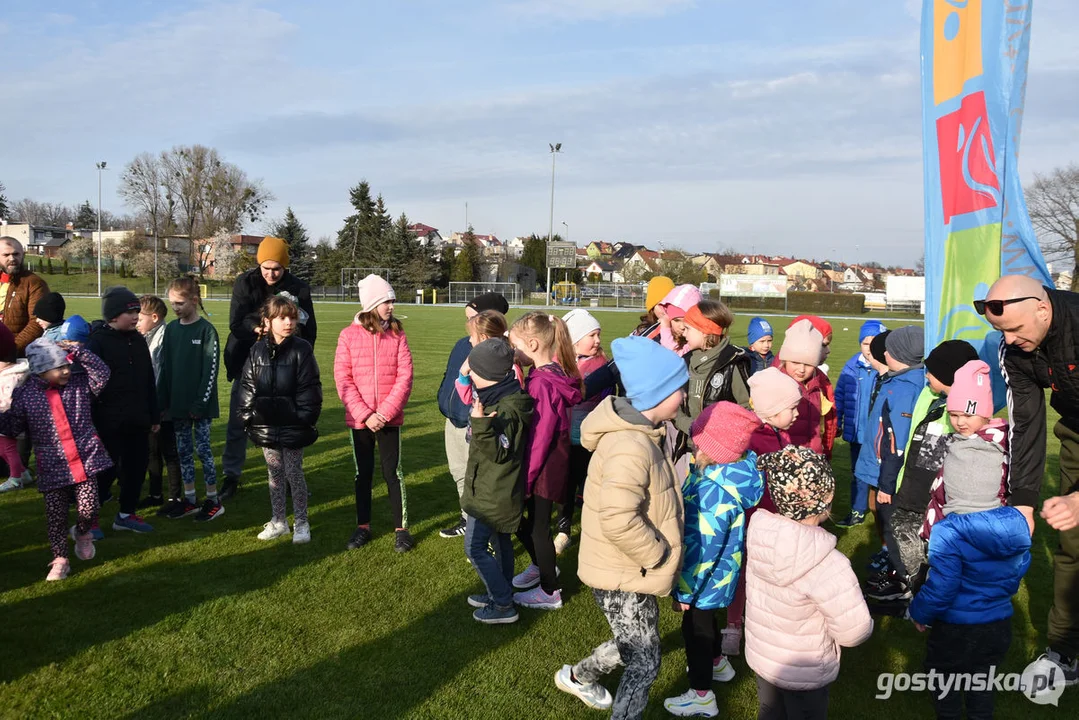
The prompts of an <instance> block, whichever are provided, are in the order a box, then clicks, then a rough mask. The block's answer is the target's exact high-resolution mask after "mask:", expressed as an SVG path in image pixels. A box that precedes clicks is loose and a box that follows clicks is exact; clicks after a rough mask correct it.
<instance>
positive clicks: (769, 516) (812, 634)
mask: <svg viewBox="0 0 1079 720" xmlns="http://www.w3.org/2000/svg"><path fill="white" fill-rule="evenodd" d="M757 467H758V468H760V470H761V471H762V472H763V473H764V474H765V476H766V479H767V487H768V492H769V494H770V495H771V498H772V502H773V503H774V504H775V507H776V512H774V513H773V512H771V511H769V510H765V509H763V508H761V509H759V510H758V511H757V512H756V513H755V514H754V516H753V521H752V522H751V523H749V530H748V532H747V538H746V556H747V561H746V597H747V607H746V664H748V665H749V667H750V668H752V670H753V672H754V673H756V675H757V699H758V702H759V704H760V708H759V711H758V717H762V718H772V717H804V718H809V717H812V718H824V717H827V714H828V689H829V686H830V685H831V684H832V683H833V682H834V681H835V679H836V677H837V676H838V675H839V657H840V652H839V648H840V647H854V646H856V645H860V644H861V643H863V642H865V640H867V639H868V638H869V636H870V635H871V634H872V632H873V620H872V618H871V617H870V615H869V609H868V608H867V607H866V604H865V599H864V598H863V597H862V593H861V590H860V588H859V587H858V578H857V577H855V575H854V571H853V570H852V569H851V566H850V561H849V560H848V559H847V557H846V556H845V555H843V554H842V553H841V552H839V550H837V549H836V536H835V535H833V534H832V533H830V532H828V531H827V530H825V529H824V528H822V527H820V525H821V523H822V522H824V521H825V520H826V519H827V518H828V516H829V513H830V510H831V503H832V498H833V495H834V493H835V479H834V478H833V477H832V470H831V467H829V464H828V461H827V459H825V458H824V457H823V456H822V455H818V454H816V453H814V452H813V451H812V450H809V449H808V448H804V447H793V446H788V447H787V448H785V449H784V450H782V451H780V452H777V453H770V454H768V455H762V456H760V457H758V458H757Z"/></svg>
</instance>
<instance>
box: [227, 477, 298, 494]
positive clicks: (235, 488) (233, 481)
mask: <svg viewBox="0 0 1079 720" xmlns="http://www.w3.org/2000/svg"><path fill="white" fill-rule="evenodd" d="M285 489H286V490H288V483H285ZM239 490H240V478H238V477H235V476H234V475H226V476H225V479H224V480H222V481H221V489H220V490H218V491H217V496H218V497H219V498H221V499H222V500H231V499H232V498H234V497H236V493H237V492H239Z"/></svg>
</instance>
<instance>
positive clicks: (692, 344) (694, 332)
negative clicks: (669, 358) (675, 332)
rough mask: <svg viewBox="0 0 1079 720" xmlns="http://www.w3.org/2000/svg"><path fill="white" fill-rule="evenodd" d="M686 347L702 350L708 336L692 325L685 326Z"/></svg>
mask: <svg viewBox="0 0 1079 720" xmlns="http://www.w3.org/2000/svg"><path fill="white" fill-rule="evenodd" d="M685 338H686V347H687V348H689V349H690V350H703V349H704V346H705V344H706V343H707V342H708V336H707V335H705V334H704V333H702V332H701V331H700V330H698V329H697V328H695V327H693V326H692V325H686V326H685Z"/></svg>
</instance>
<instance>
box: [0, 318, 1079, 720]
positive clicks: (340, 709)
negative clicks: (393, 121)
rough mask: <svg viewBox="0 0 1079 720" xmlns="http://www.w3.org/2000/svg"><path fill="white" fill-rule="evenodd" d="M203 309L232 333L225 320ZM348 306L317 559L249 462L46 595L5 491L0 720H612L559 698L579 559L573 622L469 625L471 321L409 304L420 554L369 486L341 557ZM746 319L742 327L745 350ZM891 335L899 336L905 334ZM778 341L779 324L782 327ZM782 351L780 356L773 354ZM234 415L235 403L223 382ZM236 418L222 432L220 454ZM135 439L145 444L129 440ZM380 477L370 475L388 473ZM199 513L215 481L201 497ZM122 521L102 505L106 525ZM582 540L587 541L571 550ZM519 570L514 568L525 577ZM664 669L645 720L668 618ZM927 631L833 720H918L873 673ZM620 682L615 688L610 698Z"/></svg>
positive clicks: (107, 543)
mask: <svg viewBox="0 0 1079 720" xmlns="http://www.w3.org/2000/svg"><path fill="white" fill-rule="evenodd" d="M68 308H69V313H76V312H77V313H81V314H83V315H85V316H86V317H88V318H90V317H94V316H95V315H96V312H95V310H96V308H97V302H96V301H94V300H75V299H73V300H71V301H70V302H69V305H68ZM207 309H208V310H209V311H210V312H211V313H213V315H212V317H211V319H212V320H213V322H214V323H215V324H216V325H217V328H218V332H219V333H221V339H222V342H223V341H224V339H225V336H226V334H227V328H226V325H227V312H228V305H227V303H225V302H209V303H207ZM355 310H356V308H355V306H351V305H341V304H321V305H319V306H318V307H317V315H318V320H319V325H320V329H321V332H320V338H319V341H318V344H317V346H316V351H317V354H318V358H319V363H320V366H321V368H322V372H323V382H324V386H325V407H324V412H323V415H322V424H321V431H322V436H321V438H320V439H319V441H318V443H317V444H316V445H315V446H313V447H312V448H310V449H309V451H308V453H307V461H306V466H305V467H306V472H307V478H308V482H309V484H310V487H311V491H312V498H311V509H310V518H311V526H312V534H313V539H312V542H311V543H310V544H309V545H302V546H294V545H292V543H291V542H287V541H278V542H270V543H263V542H260V541H259V540H257V539H256V538H255V535H256V533H257V532H258V531H259V530H260V529H261V527H262V524H263V523H264V522H265V521H266V520H268V519H269V516H270V502H269V498H268V493H267V490H266V475H265V469H264V464H263V461H262V456H261V454H260V453H256V451H255V450H254V449H250V450H249V455H248V463H247V472H246V473H245V475H244V478H243V490H242V491H241V493H240V494H239V496H238V497H237V498H236V499H234V500H233V501H231V502H230V503H228V505H227V513H226V514H225V515H224V516H222V518H221V519H220V520H215V521H214V522H212V523H209V524H208V525H197V524H195V523H194V521H193V520H192V519H190V518H188V519H185V520H178V521H167V520H158V519H157V518H153V519H152V520H151V521H152V522H155V526H156V528H157V529H156V531H155V532H154V533H152V534H150V535H141V536H133V535H131V534H119V533H115V532H113V531H111V529H109V525H110V524H109V523H103V524H104V525H105V528H106V530H105V532H106V538H105V540H104V541H102V542H99V543H98V544H97V557H96V558H95V559H94V560H92V561H90V562H89V563H83V562H80V561H79V560H77V559H75V558H74V554H72V560H71V561H72V563H73V567H72V569H73V572H72V574H71V576H70V577H69V578H68V579H67V580H65V581H63V582H60V583H54V584H51V585H48V584H46V583H45V582H44V577H45V574H46V571H47V569H46V567H45V563H46V562H47V561H48V560H49V559H50V556H49V551H48V545H47V543H46V539H45V527H44V512H43V503H42V501H41V496H40V495H39V494H38V492H37V491H36V490H35V489H27V490H21V491H17V492H13V493H9V494H6V495H3V496H0V567H2V568H3V573H2V575H0V617H2V618H3V620H2V624H0V628H2V629H0V648H2V649H3V652H2V653H0V658H2V660H0V716H3V717H12V718H16V717H18V718H26V717H92V718H117V717H120V718H158V717H160V718H175V717H200V718H201V717H212V718H238V717H250V718H259V719H262V718H267V717H285V716H288V717H305V718H306V717H310V718H530V717H534V716H538V715H543V716H550V717H559V718H591V717H598V716H599V713H596V712H595V711H592V710H589V709H587V708H586V707H585V706H584V705H582V704H581V703H580V702H579V701H578V700H576V699H575V698H572V697H570V696H568V695H565V694H563V693H562V692H560V691H558V690H557V689H556V688H555V686H554V682H553V675H554V673H555V671H556V670H558V668H559V667H560V666H561V665H562V664H563V663H566V662H575V661H577V660H578V659H580V658H581V657H583V656H584V655H586V654H587V653H588V652H590V651H591V649H592V647H593V646H594V645H596V644H598V643H599V642H602V641H604V640H605V639H607V638H608V637H609V630H608V627H607V625H606V622H605V621H604V619H603V616H602V615H601V614H600V612H599V611H598V610H597V609H596V607H595V603H594V601H593V599H592V597H591V594H590V592H589V591H588V590H587V588H584V587H582V586H581V584H580V582H579V581H578V580H577V578H576V548H577V546H576V544H574V545H573V546H571V549H570V550H569V551H568V552H567V554H566V555H565V556H563V558H562V559H561V561H560V565H561V567H562V571H563V572H562V578H563V582H564V585H565V590H564V596H563V597H564V598H565V600H566V606H565V608H564V609H562V610H560V611H557V612H542V611H524V612H523V613H522V619H521V621H520V622H518V623H517V624H515V625H507V626H496V627H486V626H481V625H478V624H477V623H475V622H474V621H473V620H472V618H471V613H472V610H471V609H470V608H469V607H468V606H467V604H466V603H465V597H466V595H467V594H468V593H470V592H476V591H478V590H479V589H480V588H481V585H480V582H479V579H478V577H477V576H476V574H475V572H474V571H473V570H472V568H471V567H470V566H469V564H468V563H467V561H466V560H465V557H464V553H463V549H462V543H461V540H460V539H453V540H446V539H442V538H440V537H438V530H439V529H440V528H442V527H445V526H447V525H449V524H451V523H452V522H453V521H454V520H455V517H456V513H457V498H456V493H455V490H454V486H453V482H452V480H451V479H450V477H449V474H448V472H447V469H446V460H445V455H444V453H443V441H442V431H443V418H442V416H441V415H440V414H439V412H438V405H437V402H436V390H437V387H438V383H439V381H440V379H441V377H442V371H443V368H444V366H445V361H446V355H447V353H448V352H449V349H450V347H451V345H452V343H453V342H454V341H455V340H456V339H457V338H458V337H460V336H461V335H463V322H464V317H463V312H462V311H461V309H460V308H459V307H458V308H434V307H414V306H408V305H401V306H399V307H398V314H399V315H400V316H402V317H403V318H404V320H403V321H404V325H405V328H406V331H407V332H408V336H409V341H410V344H411V346H412V351H413V355H414V358H415V366H416V376H415V386H414V389H413V393H412V399H411V401H410V402H409V404H408V407H407V409H406V416H405V427H404V452H403V464H404V469H405V471H406V484H407V493H408V503H409V513H408V514H409V518H410V521H411V525H412V531H413V533H414V535H415V536H416V539H417V541H418V544H417V547H416V549H415V550H414V551H413V552H412V553H409V554H406V555H397V554H395V553H394V552H393V548H392V545H393V533H392V527H391V521H390V514H389V504H388V502H387V500H386V491H385V486H384V485H382V484H381V483H380V481H378V480H376V486H375V508H374V520H373V523H372V529H373V531H374V533H375V539H374V541H373V542H372V544H371V545H369V546H368V547H365V548H363V549H362V550H357V551H351V552H350V551H346V550H345V542H346V540H347V539H348V537H349V534H350V533H351V531H352V529H353V527H354V519H355V516H354V512H353V494H352V479H353V475H354V470H353V464H352V458H351V452H350V449H349V442H348V437H347V434H346V430H345V426H344V416H343V410H342V407H341V403H340V401H339V400H338V398H337V395H336V393H335V391H334V387H333V381H332V357H333V349H334V345H335V342H336V335H337V332H338V331H339V330H340V328H342V327H344V326H345V325H346V324H347V323H348V322H349V321H350V319H351V316H352V313H353V312H355ZM597 316H598V317H599V319H600V321H601V323H602V324H603V327H604V337H605V339H606V340H607V341H608V343H609V340H610V339H611V338H614V337H617V336H620V335H623V334H625V333H627V332H628V331H629V330H630V329H631V328H632V327H633V326H634V324H635V316H634V315H632V314H630V313H615V312H607V313H597ZM747 319H748V316H745V315H742V316H740V317H739V318H738V324H737V325H736V327H735V328H734V330H733V334H734V337H735V339H736V340H738V339H739V336H741V337H740V339H741V340H743V341H744V338H745V335H744V333H745V323H746V321H747ZM892 324H893V325H895V324H896V323H892ZM776 325H777V327H783V326H785V325H786V322H777V323H776ZM846 327H847V328H849V329H846V330H844V323H843V322H842V321H839V322H838V323H837V324H836V338H835V341H834V343H833V348H834V351H833V354H832V360H833V362H832V363H831V365H832V368H833V370H832V376H833V379H834V378H835V377H836V375H837V374H838V370H839V368H840V367H841V366H842V363H843V361H845V360H846V359H847V358H848V357H850V355H851V354H853V353H854V352H855V350H856V346H857V327H858V323H856V322H854V321H851V322H850V323H848V324H847V325H846ZM778 340H779V338H777V347H778ZM219 392H220V396H221V405H222V408H223V409H224V408H227V406H228V386H227V385H226V384H225V383H224V382H221V383H220V385H219ZM223 440H224V421H223V420H222V421H220V422H219V423H217V424H216V425H215V432H214V441H215V451H216V453H217V454H218V457H220V452H221V449H222V448H221V446H222V443H223ZM132 441H133V442H135V441H138V442H141V441H142V440H141V438H133V439H132ZM847 458H848V455H847V451H846V448H845V447H840V448H837V451H836V462H835V469H836V475H837V477H838V478H839V490H838V497H837V501H836V504H835V508H834V512H835V514H836V516H842V515H845V514H846V512H847V509H848V506H847V502H848V494H849V493H848V479H849V467H848V461H847ZM1048 465H1049V472H1048V474H1047V482H1046V485H1045V494H1046V496H1048V495H1049V494H1051V493H1055V492H1056V490H1057V475H1056V469H1057V446H1056V443H1055V440H1054V439H1053V438H1052V437H1050V447H1049V462H1048ZM376 467H377V466H376ZM199 493H200V497H201V493H202V485H201V483H200V485H199ZM114 512H116V506H115V505H114V504H110V505H108V506H106V509H105V514H106V515H108V514H111V513H114ZM575 539H576V536H575ZM1055 546H1056V536H1055V533H1054V532H1052V531H1051V530H1049V529H1048V527H1047V526H1046V525H1045V524H1044V523H1042V522H1041V521H1039V526H1038V529H1037V531H1036V533H1035V536H1034V551H1033V556H1034V557H1033V563H1032V565H1031V568H1030V572H1029V573H1028V574H1027V577H1026V580H1025V582H1024V584H1023V587H1022V589H1021V590H1020V593H1019V595H1018V597H1017V598H1016V613H1015V621H1014V623H1013V627H1014V639H1013V642H1012V649H1011V653H1010V654H1009V657H1008V661H1007V664H1006V667H1005V668H1004V669H1005V670H1007V671H1014V672H1020V671H1022V669H1023V668H1024V667H1025V666H1026V664H1027V663H1028V662H1029V661H1030V659H1032V658H1033V657H1034V656H1035V655H1037V654H1038V653H1039V652H1041V649H1042V648H1043V647H1044V645H1045V625H1046V614H1047V612H1048V610H1049V604H1050V600H1051V596H1052V552H1053V549H1054V548H1055ZM839 547H840V549H841V550H842V551H843V552H845V553H846V554H847V555H849V556H850V557H851V558H852V561H853V563H854V567H855V569H856V570H857V571H858V572H859V574H860V575H864V566H865V562H866V560H867V559H868V557H869V555H870V554H871V553H872V552H873V551H875V549H876V548H877V547H879V546H878V544H877V542H876V540H875V535H874V532H873V527H872V524H871V523H869V524H867V525H863V526H861V527H859V528H855V529H853V530H851V531H848V532H842V533H841V534H840V538H839ZM526 562H527V559H526V556H525V555H524V553H523V551H521V552H520V553H519V556H518V562H517V566H518V569H523V567H524V566H525V564H526ZM661 607H662V608H663V609H662V612H661V616H660V625H661V632H662V636H663V649H664V659H663V667H662V670H661V673H660V676H659V679H658V680H657V681H656V683H655V685H654V687H653V688H652V694H651V702H650V705H649V709H648V712H647V715H646V716H647V717H649V718H662V717H668V715H667V714H666V712H665V711H664V710H663V707H662V699H663V698H664V697H667V696H669V695H672V694H675V693H680V692H682V691H683V690H685V689H686V687H687V682H686V679H685V670H684V668H685V657H684V654H683V650H682V640H681V634H680V619H679V617H678V615H677V614H676V613H674V612H673V611H671V609H670V604H669V602H662V603H661ZM924 645H925V639H924V636H921V635H919V634H918V633H917V632H916V631H915V630H914V628H913V627H912V625H911V624H910V623H909V622H904V621H900V620H894V619H884V620H881V621H879V622H878V624H877V627H876V630H875V632H874V634H873V637H872V638H871V639H870V640H869V641H868V642H867V643H866V644H864V645H863V646H861V647H858V648H854V649H852V650H848V651H844V652H843V662H842V671H841V673H840V677H839V680H838V681H837V682H836V684H835V685H834V686H833V688H832V694H831V710H832V714H833V716H834V717H843V718H846V717H872V718H874V719H875V720H886V719H887V718H908V717H924V716H927V715H930V714H931V712H932V708H931V704H930V700H929V698H928V696H927V695H926V694H924V693H923V694H914V693H897V694H895V695H893V697H892V698H891V699H890V700H888V701H886V702H885V701H878V700H875V699H874V694H875V693H876V692H877V689H876V688H877V676H878V674H879V673H882V672H918V671H920V668H921V663H922V659H923V657H924ZM733 663H734V666H735V668H736V670H737V671H738V675H737V677H736V678H735V679H734V680H733V681H732V682H730V683H728V684H725V685H721V686H717V687H716V692H717V697H718V701H719V705H720V711H721V716H722V717H725V718H751V717H755V715H756V686H755V682H754V679H753V674H752V672H750V671H749V670H748V668H747V667H746V665H745V662H744V660H743V658H742V657H737V658H734V659H733ZM617 679H618V678H617V676H614V677H609V678H607V679H606V681H605V684H606V686H607V687H608V688H609V689H611V690H612V691H613V690H614V689H615V687H616V684H617ZM1077 698H1079V692H1077V691H1075V690H1072V691H1070V692H1069V693H1067V694H1066V695H1065V697H1064V699H1063V700H1062V704H1061V708H1060V709H1058V710H1056V711H1055V712H1054V711H1052V710H1046V709H1043V708H1040V707H1038V706H1035V705H1032V704H1030V703H1029V702H1028V701H1027V700H1025V699H1024V698H1022V697H1019V695H1018V694H1016V693H1003V694H998V700H997V703H998V705H997V707H998V716H999V717H1007V718H1014V717H1020V716H1022V715H1026V714H1030V715H1031V716H1033V717H1049V716H1055V717H1075V716H1076V713H1077V712H1079V700H1077Z"/></svg>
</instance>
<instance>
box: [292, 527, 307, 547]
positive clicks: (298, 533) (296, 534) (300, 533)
mask: <svg viewBox="0 0 1079 720" xmlns="http://www.w3.org/2000/svg"><path fill="white" fill-rule="evenodd" d="M292 542H293V543H294V544H296V545H299V544H300V543H306V542H311V525H310V523H305V522H302V523H296V524H295V525H294V526H293V528H292Z"/></svg>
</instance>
